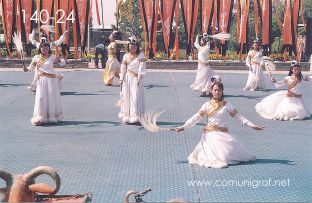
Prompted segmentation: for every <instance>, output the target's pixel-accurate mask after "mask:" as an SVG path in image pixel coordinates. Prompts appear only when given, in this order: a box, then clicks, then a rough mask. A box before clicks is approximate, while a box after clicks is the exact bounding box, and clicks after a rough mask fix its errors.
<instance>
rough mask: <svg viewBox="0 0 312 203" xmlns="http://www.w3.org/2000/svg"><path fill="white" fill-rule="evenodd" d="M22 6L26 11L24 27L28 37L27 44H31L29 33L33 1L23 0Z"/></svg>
mask: <svg viewBox="0 0 312 203" xmlns="http://www.w3.org/2000/svg"><path fill="white" fill-rule="evenodd" d="M21 8H22V10H23V11H25V12H24V15H25V16H24V20H25V21H24V22H23V25H24V28H25V34H26V39H27V42H26V43H27V44H30V41H29V38H28V35H29V34H30V33H31V20H30V18H31V14H32V1H29V0H21Z"/></svg>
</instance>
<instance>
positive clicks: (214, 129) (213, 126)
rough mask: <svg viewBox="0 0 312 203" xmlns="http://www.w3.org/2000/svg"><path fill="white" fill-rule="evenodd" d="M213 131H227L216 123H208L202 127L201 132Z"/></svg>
mask: <svg viewBox="0 0 312 203" xmlns="http://www.w3.org/2000/svg"><path fill="white" fill-rule="evenodd" d="M213 131H219V132H225V133H227V132H229V130H228V128H226V127H219V126H217V125H209V126H206V127H205V128H204V129H203V133H209V132H213Z"/></svg>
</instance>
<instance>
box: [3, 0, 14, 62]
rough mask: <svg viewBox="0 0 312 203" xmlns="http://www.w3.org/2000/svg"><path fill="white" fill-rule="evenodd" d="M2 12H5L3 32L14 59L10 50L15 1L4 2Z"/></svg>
mask: <svg viewBox="0 0 312 203" xmlns="http://www.w3.org/2000/svg"><path fill="white" fill-rule="evenodd" d="M2 6H3V7H2V11H3V14H2V15H3V16H2V17H3V22H4V23H3V30H4V36H5V43H6V47H7V51H8V54H9V56H10V58H12V53H11V49H10V44H11V39H12V31H13V0H2Z"/></svg>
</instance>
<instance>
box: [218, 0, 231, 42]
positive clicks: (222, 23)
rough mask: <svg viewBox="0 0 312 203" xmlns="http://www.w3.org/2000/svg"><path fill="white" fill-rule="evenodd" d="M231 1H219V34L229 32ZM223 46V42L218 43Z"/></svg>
mask: <svg viewBox="0 0 312 203" xmlns="http://www.w3.org/2000/svg"><path fill="white" fill-rule="evenodd" d="M232 9H233V0H220V14H219V32H230V24H231V17H232ZM220 43H221V44H225V41H220Z"/></svg>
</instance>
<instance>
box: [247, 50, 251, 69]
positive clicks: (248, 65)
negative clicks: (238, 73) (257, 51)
mask: <svg viewBox="0 0 312 203" xmlns="http://www.w3.org/2000/svg"><path fill="white" fill-rule="evenodd" d="M250 57H251V56H250V52H249V53H248V55H247V57H246V66H247V67H249V68H250V62H251V60H250Z"/></svg>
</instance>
